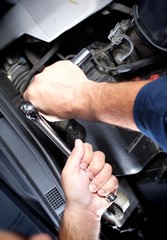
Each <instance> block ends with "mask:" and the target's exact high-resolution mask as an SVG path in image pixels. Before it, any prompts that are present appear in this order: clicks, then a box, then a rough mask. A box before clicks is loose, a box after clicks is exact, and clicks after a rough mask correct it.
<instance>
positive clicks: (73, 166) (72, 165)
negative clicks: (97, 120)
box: [64, 139, 85, 174]
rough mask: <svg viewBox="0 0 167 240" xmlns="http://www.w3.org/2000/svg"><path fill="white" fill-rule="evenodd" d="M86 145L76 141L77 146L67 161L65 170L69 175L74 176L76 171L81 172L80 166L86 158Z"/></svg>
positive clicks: (78, 140)
mask: <svg viewBox="0 0 167 240" xmlns="http://www.w3.org/2000/svg"><path fill="white" fill-rule="evenodd" d="M84 151H85V150H84V144H83V142H82V141H81V140H80V139H76V140H75V146H74V148H73V150H72V152H71V154H70V156H69V157H68V159H67V162H66V164H65V167H64V170H65V169H68V173H71V174H73V173H74V171H77V172H79V170H80V164H81V161H82V158H83V156H84Z"/></svg>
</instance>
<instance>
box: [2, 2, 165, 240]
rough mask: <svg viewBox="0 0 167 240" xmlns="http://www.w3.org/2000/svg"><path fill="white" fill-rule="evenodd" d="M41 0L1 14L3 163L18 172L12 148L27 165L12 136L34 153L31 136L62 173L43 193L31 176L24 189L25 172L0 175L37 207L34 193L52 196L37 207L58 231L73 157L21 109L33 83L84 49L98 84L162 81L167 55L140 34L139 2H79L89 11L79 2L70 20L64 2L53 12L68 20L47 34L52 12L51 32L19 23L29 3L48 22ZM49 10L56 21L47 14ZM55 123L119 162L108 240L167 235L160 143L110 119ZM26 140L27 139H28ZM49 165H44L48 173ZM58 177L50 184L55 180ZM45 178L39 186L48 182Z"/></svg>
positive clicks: (61, 132)
mask: <svg viewBox="0 0 167 240" xmlns="http://www.w3.org/2000/svg"><path fill="white" fill-rule="evenodd" d="M69 2H70V4H73V5H74V6H76V5H77V6H78V5H79V4H80V3H79V1H69ZM80 2H81V1H80ZM86 2H87V1H86ZM37 3H38V4H39V6H40V7H39V8H38V11H37V10H36V12H35V10H34V9H35V8H34V4H35V1H34V3H33V2H30V1H28V2H26V1H24V0H23V1H13V2H12V1H4V10H3V11H2V13H1V15H2V16H1V20H0V22H1V23H0V30H1V32H2V33H4V34H2V37H1V40H0V49H1V58H0V65H1V77H0V90H1V92H2V96H1V104H0V126H1V130H0V137H1V147H0V160H1V159H3V160H1V164H0V166H1V168H2V167H3V168H4V169H5V170H4V171H6V173H7V174H10V171H9V172H8V170H7V169H8V168H9V167H11V165H12V164H11V162H12V160H10V161H9V163H8V166H5V164H4V162H5V161H6V162H7V160H6V158H5V157H4V155H5V154H4V153H7V150H9V149H10V151H11V152H12V154H13V155H14V156H15V158H17V163H18V162H19V164H18V165H17V164H16V163H14V164H13V165H12V167H13V168H12V169H13V171H15V170H14V168H15V165H17V167H19V166H20V165H21V164H23V165H22V166H24V167H25V169H26V167H27V166H26V164H25V163H24V162H23V161H22V160H20V159H21V158H22V155H21V154H20V153H19V154H18V150H17V149H16V150H15V149H14V147H13V146H12V142H13V141H16V140H17V142H18V146H17V144H16V146H15V147H16V148H17V147H18V149H20V148H22V149H25V152H27V155H28V154H29V153H28V148H27V142H28V146H29V148H30V149H34V151H35V152H36V155H38V158H39V159H40V158H41V159H42V160H40V161H41V162H42V164H44V165H45V164H46V165H47V164H48V165H47V166H46V168H48V169H49V170H48V171H50V172H51V177H50V179H54V176H56V179H54V180H53V182H54V184H53V183H52V184H51V187H49V189H43V192H42V193H39V194H37V195H36V196H35V197H34V196H33V191H31V190H30V188H29V186H28V187H27V186H26V184H27V182H26V181H25V186H22V187H20V186H21V181H22V178H24V177H23V176H22V174H21V175H20V176H19V177H18V176H17V177H18V179H19V180H18V179H17V181H14V180H13V178H14V177H16V175H15V174H14V175H13V178H11V179H10V178H8V177H7V176H6V175H4V174H3V173H2V174H0V177H1V179H2V180H3V181H5V182H7V183H8V185H9V186H10V187H11V189H12V190H13V191H16V193H17V194H18V195H19V196H20V197H21V198H22V197H24V198H25V199H27V201H28V204H32V203H33V204H32V205H34V206H35V207H36V203H35V204H34V199H36V200H37V201H38V198H40V197H41V196H43V195H40V194H44V196H45V197H46V199H47V200H48V202H49V203H48V205H47V204H45V202H40V204H39V205H41V206H42V207H41V206H38V211H37V212H38V214H39V216H40V217H41V218H42V219H44V220H45V221H46V218H47V214H48V215H49V217H50V219H49V220H47V221H46V226H48V229H50V231H51V232H52V233H53V235H54V233H55V232H54V231H55V229H54V228H53V229H52V225H54V224H55V223H54V220H53V219H54V218H55V215H54V213H53V215H52V209H50V208H53V209H55V210H56V218H58V219H59V218H61V214H62V212H63V207H64V195H63V192H62V189H61V185H60V174H61V170H62V168H63V166H64V164H65V161H66V156H65V155H64V154H63V153H62V152H61V151H60V149H58V148H57V146H55V145H54V142H53V141H51V139H49V138H48V136H46V134H45V133H43V132H42V131H41V130H40V129H39V128H38V127H37V126H35V125H34V124H33V123H32V122H31V121H29V120H27V119H26V118H25V116H24V115H23V113H22V112H21V110H20V106H21V104H22V103H23V102H24V101H23V97H22V95H23V93H24V91H25V90H26V88H27V87H28V86H29V84H30V83H31V81H33V77H34V75H35V74H38V73H40V72H41V71H43V69H44V68H45V67H46V66H48V65H50V64H53V63H54V62H56V61H60V60H71V61H73V60H74V59H75V58H76V56H78V54H80V56H81V58H82V57H83V58H84V56H83V52H82V51H83V49H87V50H88V51H89V54H90V55H89V57H86V58H85V59H84V61H83V62H82V63H81V65H80V68H81V69H82V70H83V71H84V73H85V74H86V76H87V77H88V78H89V79H90V80H92V81H96V82H102V81H107V82H122V81H125V82H126V81H139V80H145V79H150V80H152V81H156V79H157V78H159V77H160V76H163V75H165V74H166V71H167V66H166V61H165V57H166V53H164V52H161V51H159V50H155V49H154V48H153V47H151V46H150V45H149V44H148V43H146V42H145V41H144V40H143V38H142V37H141V35H140V34H139V30H138V27H137V24H136V4H135V1H114V2H113V1H101V2H100V1H94V5H93V2H92V4H91V3H90V4H89V7H88V8H87V9H86V10H85V4H86V3H84V2H83V3H82V4H83V5H82V4H81V5H82V6H79V10H80V8H81V9H82V10H81V12H80V14H79V18H76V17H75V14H76V16H77V14H78V13H77V11H78V8H76V10H74V16H73V17H74V19H75V21H74V20H73V19H71V18H70V20H68V18H67V22H68V21H71V22H70V25H68V24H67V22H66V21H65V20H64V22H62V21H61V19H60V18H62V11H63V10H64V9H65V10H64V11H67V10H69V9H68V7H67V9H66V5H64V6H63V8H62V9H61V12H58V10H57V9H59V8H55V11H53V13H52V14H55V15H56V14H57V17H58V19H59V22H60V25H59V23H57V22H56V26H55V29H54V31H51V30H50V33H48V32H45V31H46V30H45V28H46V29H47V31H49V29H52V25H50V24H52V22H51V21H53V15H47V14H49V13H50V12H48V13H46V15H44V16H46V19H45V21H44V22H42V23H41V22H40V24H41V25H39V26H40V27H41V28H42V27H43V32H45V37H44V34H42V32H40V31H39V29H37V27H34V26H35V25H34V23H33V24H30V23H27V21H26V20H25V19H26V17H25V18H24V20H23V24H20V23H19V24H18V21H19V20H18V19H19V18H20V17H21V16H22V15H23V12H22V11H23V10H22V11H21V9H22V8H23V7H24V12H25V10H26V12H28V13H30V12H31V15H32V16H31V17H32V18H33V19H35V21H34V22H37V20H40V16H41V14H42V13H43V12H41V11H44V9H45V4H44V5H43V6H42V4H41V3H40V1H37ZM60 3H61V1H58V2H57V3H56V4H58V5H59V4H60ZM48 4H50V5H49V6H50V8H48V9H50V10H49V11H51V9H52V7H53V6H52V4H53V3H50V1H49V2H48ZM73 5H72V6H73ZM70 6H71V5H70ZM57 7H58V6H57ZM74 9H75V7H74ZM20 12H21V13H20ZM33 14H34V15H33ZM15 16H17V17H16V18H15ZM44 16H43V17H44ZM48 16H49V19H47V17H48ZM12 19H13V20H12ZM24 22H25V25H24ZM42 24H43V25H42ZM13 26H18V28H17V27H15V28H13ZM53 28H54V27H53ZM56 29H57V32H56ZM59 29H61V31H60V30H59ZM8 30H9V31H8ZM10 30H12V31H10ZM49 34H50V35H49ZM10 112H11V113H10ZM48 124H49V126H50V127H51V128H52V129H53V130H54V131H55V133H56V134H58V136H59V137H60V139H62V141H63V142H64V143H65V144H66V145H67V146H68V148H69V149H70V150H71V149H72V148H73V146H74V141H75V139H76V138H80V139H82V140H83V141H84V142H89V143H91V144H92V145H93V148H94V150H101V151H103V152H104V153H105V154H106V160H107V162H109V163H111V165H112V166H113V171H114V174H115V175H116V176H117V177H118V179H119V185H120V186H119V197H118V200H117V201H116V202H115V203H114V204H113V205H112V206H111V207H110V208H109V209H108V210H107V211H106V212H105V214H104V216H103V219H102V229H101V240H106V239H111V238H112V239H116V240H119V239H120V240H122V239H123V240H126V239H133V240H135V239H136V240H138V239H150V238H151V237H153V236H154V237H155V236H158V237H160V238H161V239H163V238H164V234H165V232H166V231H165V223H164V221H163V220H162V214H165V213H166V210H167V204H166V203H167V190H166V189H167V188H166V163H167V159H166V153H165V152H163V150H162V149H161V148H160V147H159V146H158V145H157V144H156V143H154V142H153V141H152V140H151V139H149V138H147V137H146V136H144V135H143V134H142V133H139V132H135V131H132V130H129V129H128V128H127V129H123V128H120V127H117V126H114V125H109V124H104V123H93V122H88V121H83V120H78V119H69V120H65V121H58V122H54V123H48ZM20 126H21V127H20ZM16 130H17V131H16ZM15 131H16V132H15ZM7 133H8V134H7ZM8 135H9V136H8ZM10 136H11V137H10ZM9 138H11V139H9ZM15 139H16V140H15ZM20 139H22V140H24V141H23V142H24V145H22V140H21V141H20ZM4 143H5V144H4ZM8 145H9V146H8ZM6 146H8V147H6ZM40 154H41V155H42V156H41V155H40ZM30 157H31V155H30V156H29V158H30ZM4 158H5V160H4ZM33 158H34V156H33V155H32V159H33ZM45 158H47V161H46V160H45ZM34 159H35V158H34ZM39 159H38V160H37V161H39ZM45 161H46V162H45ZM10 164H11V165H10ZM42 164H41V165H40V166H39V168H41V171H42ZM48 166H49V167H48ZM50 168H51V169H50ZM20 169H21V168H20ZM30 170H31V167H30ZM31 171H32V170H31ZM31 171H29V172H27V174H29V175H30V176H31V175H32V174H35V173H33V171H32V172H31ZM39 172H40V170H39ZM17 174H18V172H17ZM54 174H55V175H54ZM39 175H40V173H39ZM52 175H53V176H52ZM32 179H33V181H36V179H35V178H33V177H32ZM50 179H49V180H48V182H49V183H50V182H52V180H50ZM37 182H38V181H37ZM37 184H39V185H37V186H38V187H39V186H40V183H39V182H38V183H37ZM16 186H17V189H16ZM56 186H57V187H56ZM39 188H40V187H39ZM41 188H42V187H41ZM27 192H28V193H27ZM52 194H53V196H56V197H55V202H53V201H52ZM57 195H58V198H57ZM59 199H60V202H59ZM29 200H30V201H29ZM35 207H33V208H35ZM42 208H43V209H44V210H45V212H44V211H43V209H42ZM48 209H49V210H48ZM41 212H42V214H41ZM40 214H41V215H40ZM50 223H51V224H50ZM50 225H51V227H50ZM58 225H59V220H57V219H56V231H57V228H58ZM55 235H56V234H55Z"/></svg>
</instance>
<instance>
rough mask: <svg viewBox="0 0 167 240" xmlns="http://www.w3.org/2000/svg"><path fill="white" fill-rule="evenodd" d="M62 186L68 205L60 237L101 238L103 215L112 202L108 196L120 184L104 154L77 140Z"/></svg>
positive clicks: (77, 239)
mask: <svg viewBox="0 0 167 240" xmlns="http://www.w3.org/2000/svg"><path fill="white" fill-rule="evenodd" d="M62 186H63V190H64V192H65V196H66V207H65V212H64V217H63V220H62V224H61V228H60V234H59V240H65V239H68V240H98V239H99V233H100V222H101V216H102V214H103V213H104V211H105V210H106V209H107V208H108V207H109V206H110V204H111V203H108V202H107V200H106V199H105V196H107V195H108V194H109V193H110V192H114V193H116V191H117V190H116V189H117V186H118V180H117V178H116V177H115V176H113V175H112V167H111V165H109V164H107V163H105V155H104V154H103V153H102V152H100V151H96V152H93V150H92V147H91V145H90V144H86V143H85V144H83V143H82V142H81V140H77V141H76V144H75V148H74V150H73V152H72V154H71V156H70V157H69V158H68V161H67V163H66V165H65V168H64V169H63V172H62Z"/></svg>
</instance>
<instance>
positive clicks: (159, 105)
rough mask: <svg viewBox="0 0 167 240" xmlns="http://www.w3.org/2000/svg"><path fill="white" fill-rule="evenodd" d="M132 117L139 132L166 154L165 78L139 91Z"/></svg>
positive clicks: (166, 89) (166, 110) (166, 77)
mask: <svg viewBox="0 0 167 240" xmlns="http://www.w3.org/2000/svg"><path fill="white" fill-rule="evenodd" d="M133 116H134V121H135V123H136V125H137V127H138V128H139V130H140V131H141V132H142V133H143V134H144V135H146V136H147V137H149V138H150V139H152V140H153V141H154V142H155V143H157V144H158V145H159V146H160V147H161V148H162V149H163V150H164V151H165V152H167V76H164V77H160V78H159V79H157V80H154V81H152V82H150V83H148V84H146V85H145V86H144V87H143V88H142V89H141V90H140V91H139V93H138V94H137V96H136V99H135V102H134V108H133Z"/></svg>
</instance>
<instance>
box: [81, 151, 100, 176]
mask: <svg viewBox="0 0 167 240" xmlns="http://www.w3.org/2000/svg"><path fill="white" fill-rule="evenodd" d="M104 165H105V155H104V153H103V152H101V151H96V152H94V153H93V157H92V161H91V162H90V164H89V166H88V168H87V169H86V172H87V173H90V175H92V177H95V176H96V175H97V174H98V173H99V172H100V171H101V170H102V169H103V167H104Z"/></svg>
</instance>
